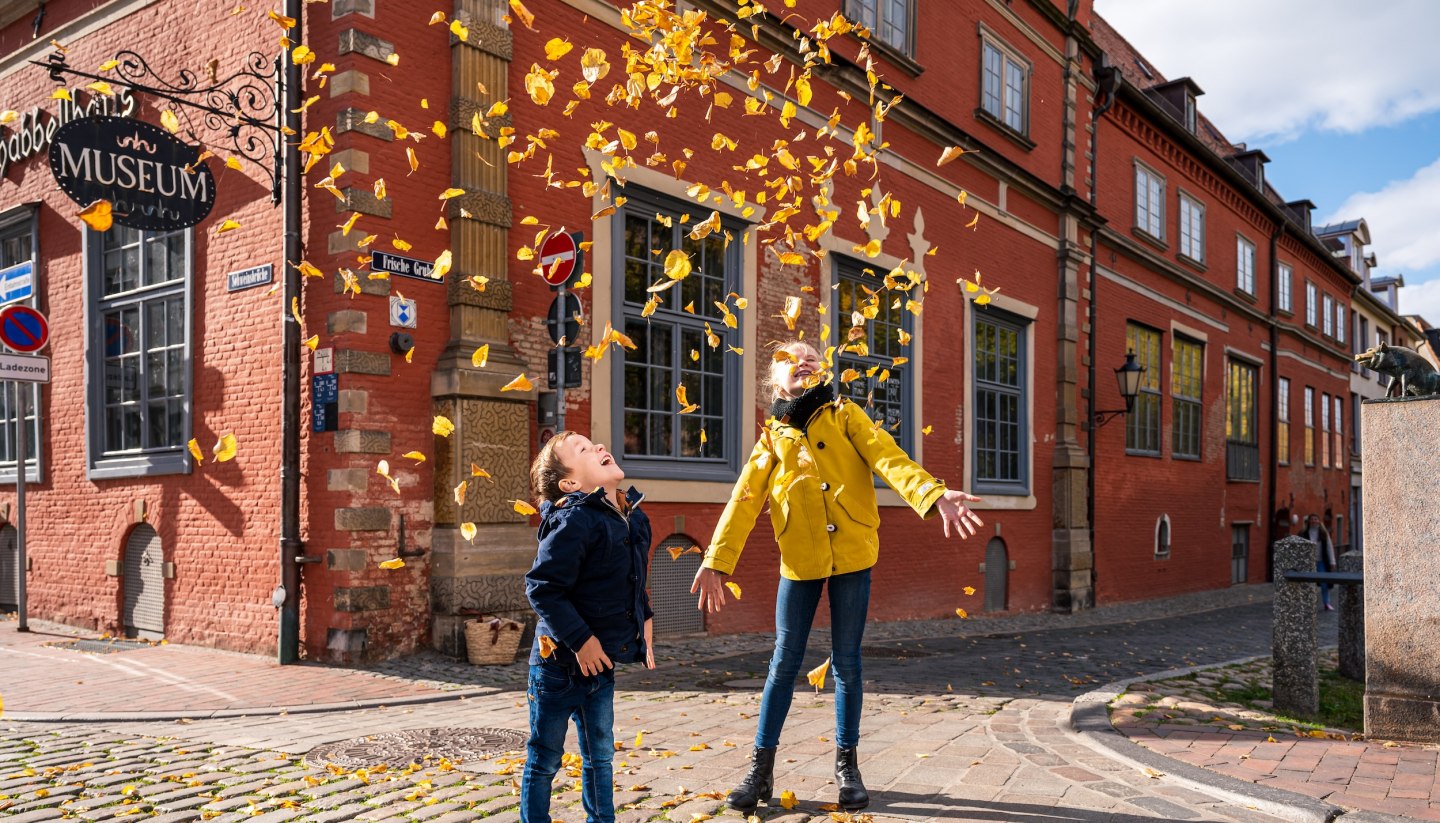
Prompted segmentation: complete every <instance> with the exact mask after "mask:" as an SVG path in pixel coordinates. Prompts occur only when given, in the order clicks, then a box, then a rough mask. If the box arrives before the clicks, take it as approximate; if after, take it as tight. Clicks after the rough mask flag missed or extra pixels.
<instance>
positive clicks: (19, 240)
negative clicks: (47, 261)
mask: <svg viewBox="0 0 1440 823" xmlns="http://www.w3.org/2000/svg"><path fill="white" fill-rule="evenodd" d="M35 229H36V212H35V209H33V208H30V207H28V206H26V207H21V208H18V209H13V210H11V211H9V212H6V213H5V214H3V215H0V272H4V273H5V279H6V280H7V281H8V280H9V278H10V277H19V278H23V277H25V276H26V273H27V272H28V276H29V278H30V283H31V288H32V289H34V288H36V286H37V285H38V280H37V278H36V272H35V269H36V267H37V266H38V265H39V260H38V255H37V254H36V248H35V239H36V238H35ZM23 302H24V303H25V304H26V305H34V299H33V298H31V299H29V300H26V301H23ZM18 392H24V393H25V394H26V395H28V397H27V398H26V405H25V422H26V426H25V479H26V481H28V482H32V483H39V482H40V480H41V473H40V466H41V464H42V461H41V459H40V457H41V455H40V446H41V443H42V441H41V439H40V384H39V383H22V382H18V381H17V382H9V381H7V382H4V383H0V483H14V482H15V461H16V459H17V458H18V457H19V454H18V449H17V448H16V446H18V445H19V444H18V443H16V440H15V428H16V427H15V418H16V417H17V416H18V415H19V411H20V410H19V403H18V401H19V399H20V396H19V394H18Z"/></svg>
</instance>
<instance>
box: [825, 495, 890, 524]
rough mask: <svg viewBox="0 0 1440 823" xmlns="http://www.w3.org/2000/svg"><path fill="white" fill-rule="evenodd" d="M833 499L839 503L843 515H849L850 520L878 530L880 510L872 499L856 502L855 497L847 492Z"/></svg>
mask: <svg viewBox="0 0 1440 823" xmlns="http://www.w3.org/2000/svg"><path fill="white" fill-rule="evenodd" d="M835 499H836V500H838V501H839V502H840V508H842V509H844V510H845V514H847V515H849V517H850V519H851V520H853V521H855V522H856V523H859V524H860V525H862V526H868V527H870V528H872V529H878V528H880V510H879V508H878V507H877V506H876V504H875V502H874V500H873V499H872V500H869V501H862V500H856V499H855V495H853V494H851V493H850V492H849V491H842V492H841V493H840V494H838V495H836V496H835Z"/></svg>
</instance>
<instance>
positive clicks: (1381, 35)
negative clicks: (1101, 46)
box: [1095, 0, 1440, 326]
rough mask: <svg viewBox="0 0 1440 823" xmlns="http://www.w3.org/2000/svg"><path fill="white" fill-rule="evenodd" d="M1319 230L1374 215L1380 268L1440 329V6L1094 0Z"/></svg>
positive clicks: (1422, 0) (1424, 0)
mask: <svg viewBox="0 0 1440 823" xmlns="http://www.w3.org/2000/svg"><path fill="white" fill-rule="evenodd" d="M1095 10H1096V11H1097V12H1098V13H1099V14H1100V15H1101V16H1103V17H1104V18H1105V19H1106V20H1108V21H1110V24H1111V25H1112V26H1114V27H1115V29H1116V30H1117V31H1119V32H1120V33H1121V34H1122V35H1124V36H1125V38H1126V39H1127V40H1129V41H1130V43H1131V44H1132V45H1133V46H1135V48H1136V49H1138V50H1139V51H1140V53H1142V54H1144V55H1145V57H1146V59H1148V60H1149V61H1150V62H1151V63H1153V64H1154V65H1155V67H1156V68H1158V69H1159V70H1160V71H1161V73H1163V74H1164V75H1165V76H1166V77H1167V78H1176V77H1185V76H1189V77H1190V78H1191V79H1192V80H1194V81H1195V82H1196V83H1197V84H1198V85H1199V86H1200V88H1202V89H1204V90H1205V94H1204V95H1203V96H1202V97H1200V98H1199V100H1198V104H1199V107H1200V111H1201V112H1202V113H1203V114H1204V115H1205V116H1206V117H1208V118H1210V120H1211V121H1213V122H1214V123H1215V125H1216V126H1217V127H1218V128H1219V129H1220V130H1221V131H1222V132H1223V133H1224V134H1225V136H1226V137H1227V138H1228V139H1229V140H1230V141H1231V142H1234V143H1242V142H1243V143H1246V144H1247V145H1248V146H1249V147H1250V148H1258V149H1261V150H1263V151H1264V152H1265V154H1266V155H1267V156H1269V158H1270V164H1269V165H1268V166H1266V168H1265V176H1266V179H1267V180H1269V181H1270V183H1271V185H1273V186H1274V187H1275V188H1276V190H1278V191H1279V192H1280V194H1281V195H1282V196H1283V197H1284V198H1285V199H1286V200H1302V199H1308V200H1311V201H1313V202H1314V203H1315V212H1314V221H1315V225H1316V226H1320V225H1324V224H1326V223H1332V222H1336V221H1340V220H1353V219H1356V218H1360V217H1363V218H1365V221H1366V223H1368V224H1369V226H1370V240H1371V245H1370V251H1371V252H1373V253H1374V254H1375V255H1376V258H1377V259H1378V261H1379V267H1378V268H1377V269H1375V271H1374V272H1373V273H1372V276H1384V275H1389V276H1395V275H1404V277H1405V288H1404V289H1402V290H1401V292H1400V311H1401V313H1403V314H1419V315H1422V316H1423V317H1425V318H1426V319H1427V320H1429V321H1430V322H1431V323H1432V324H1434V325H1437V326H1440V46H1437V43H1436V39H1435V36H1436V33H1437V32H1440V0H1373V1H1372V2H1369V3H1355V2H1354V0H1261V1H1260V2H1257V1H1256V0H1208V2H1205V3H1194V2H1184V1H1183V0H1095Z"/></svg>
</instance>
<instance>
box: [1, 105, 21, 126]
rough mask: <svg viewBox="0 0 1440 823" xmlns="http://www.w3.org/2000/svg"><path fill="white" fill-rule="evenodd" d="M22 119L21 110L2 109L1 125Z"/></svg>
mask: <svg viewBox="0 0 1440 823" xmlns="http://www.w3.org/2000/svg"><path fill="white" fill-rule="evenodd" d="M19 119H20V112H18V111H16V110H14V109H6V110H4V111H0V126H8V125H10V124H11V123H14V122H15V121H16V120H19Z"/></svg>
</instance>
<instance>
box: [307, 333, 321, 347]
mask: <svg viewBox="0 0 1440 823" xmlns="http://www.w3.org/2000/svg"><path fill="white" fill-rule="evenodd" d="M305 346H306V347H307V348H309V349H310V351H315V350H316V349H318V348H320V335H318V334H312V335H310V336H309V337H307V338H305Z"/></svg>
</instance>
